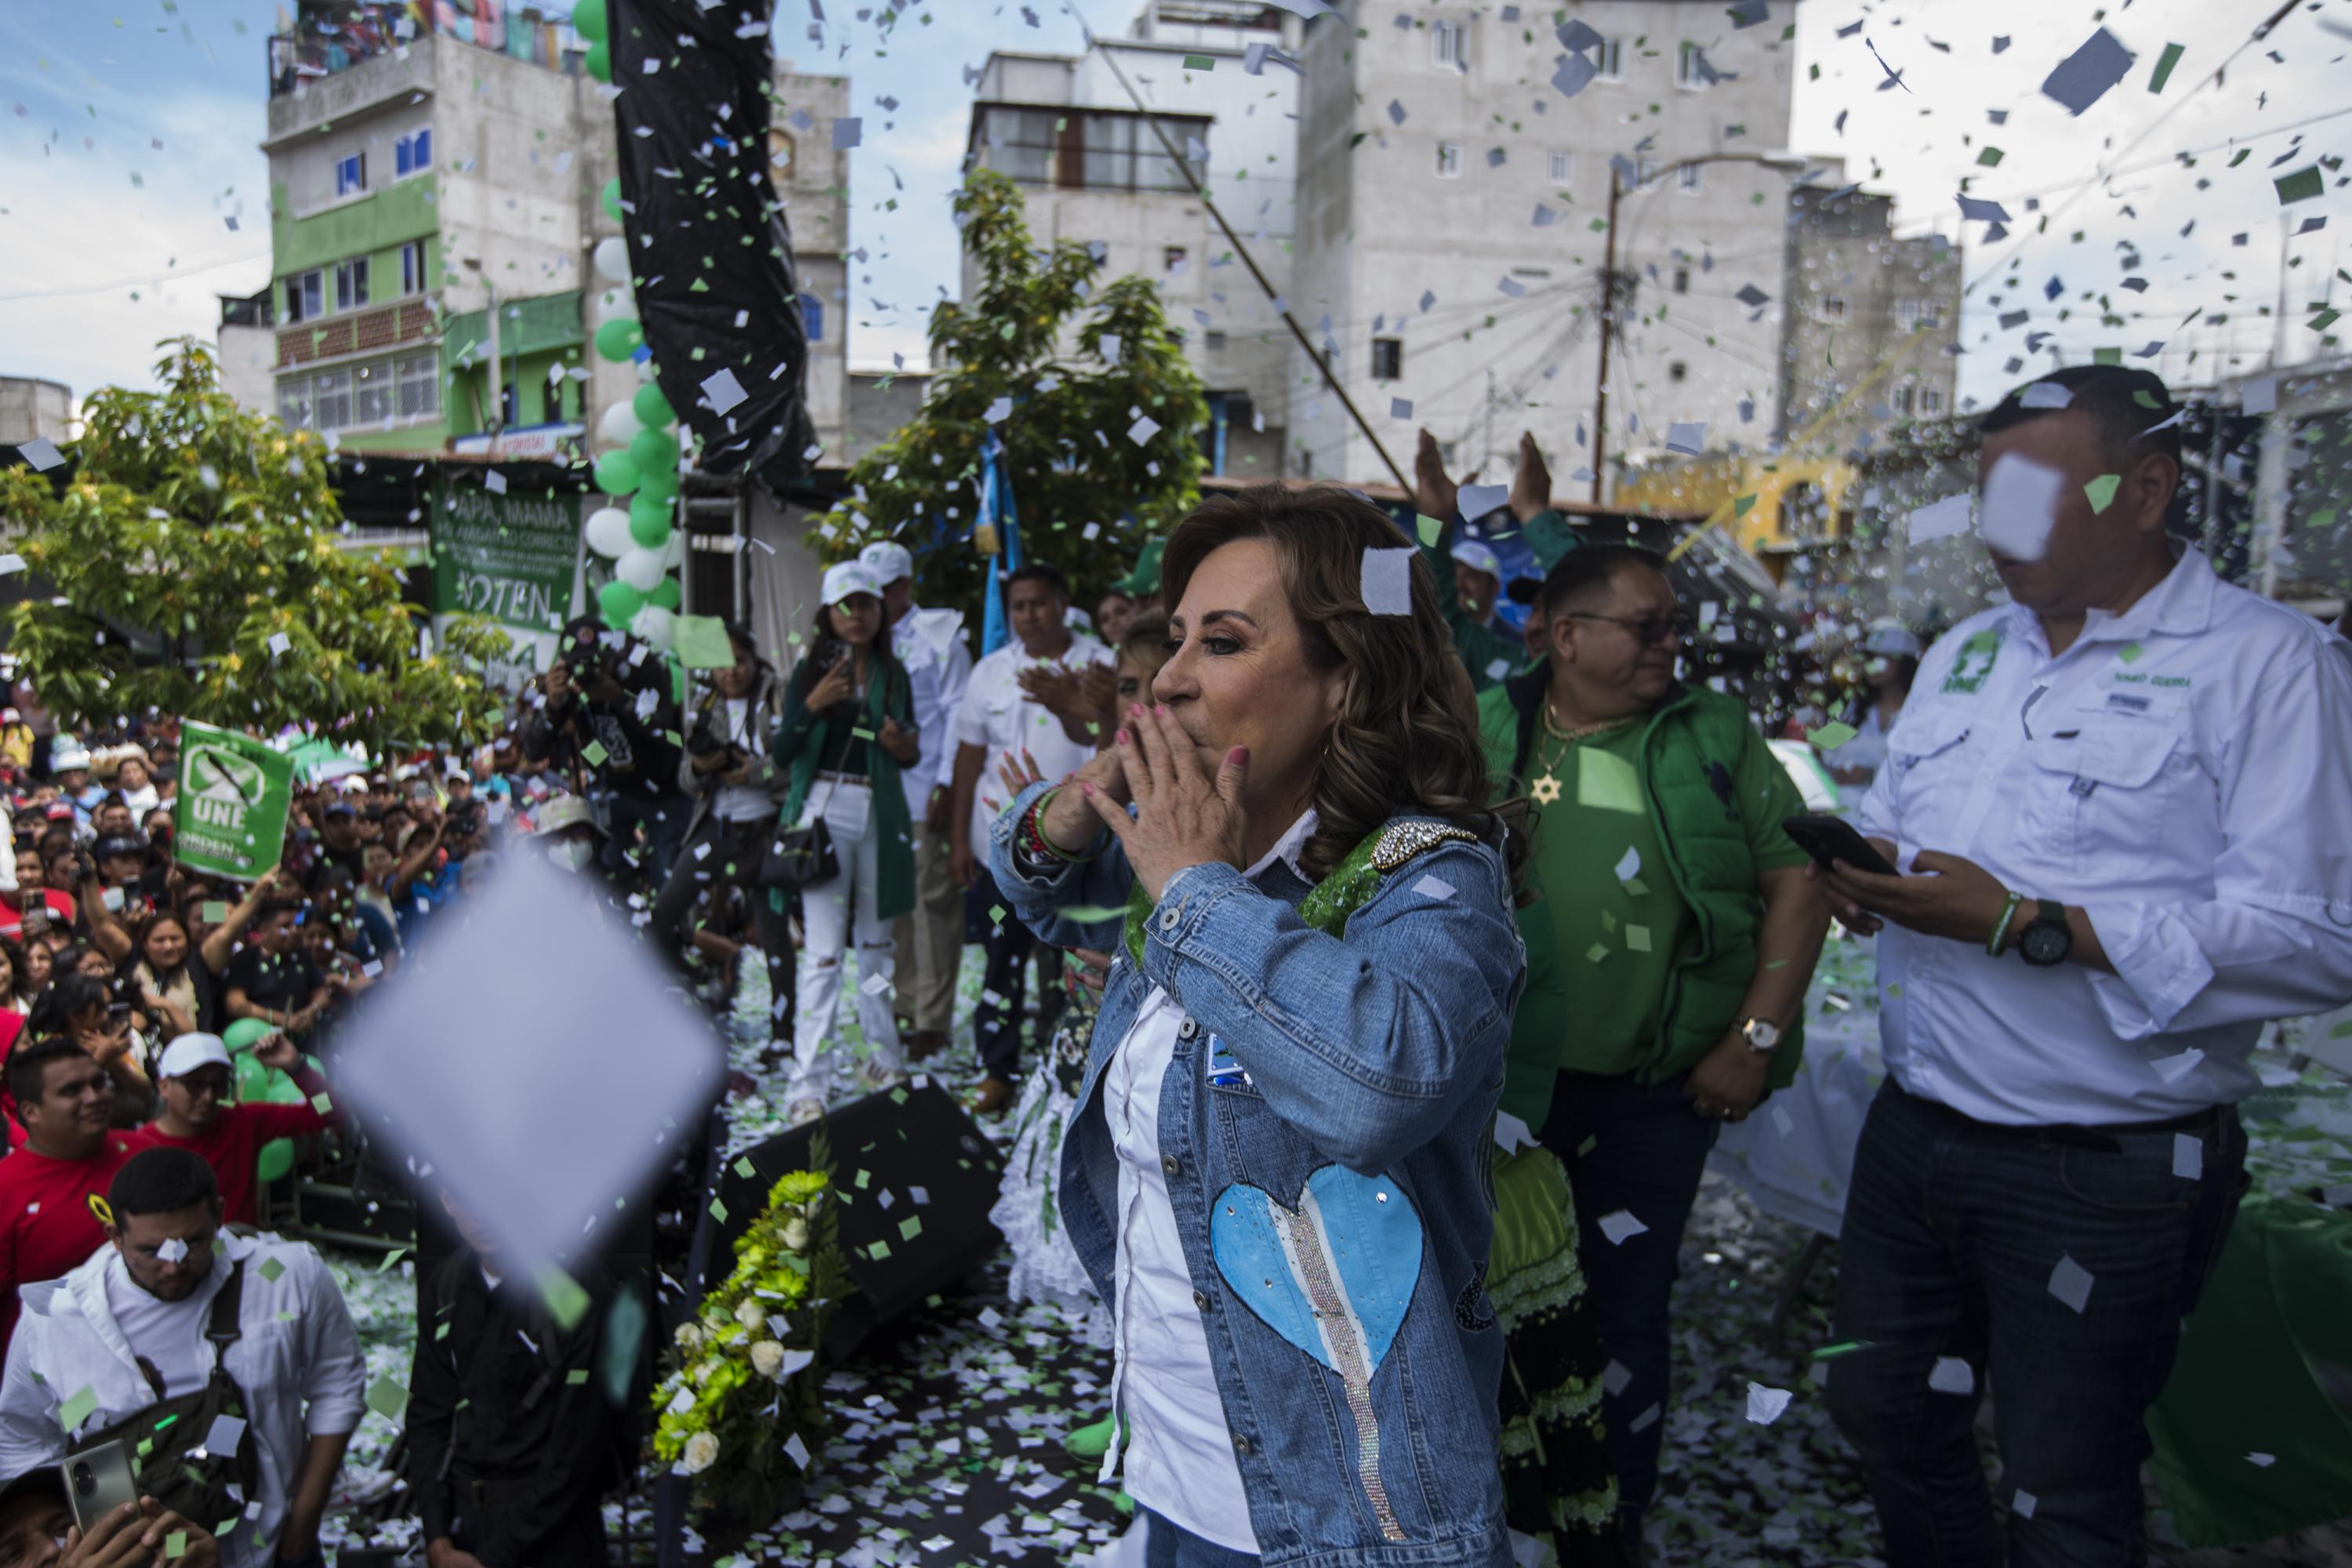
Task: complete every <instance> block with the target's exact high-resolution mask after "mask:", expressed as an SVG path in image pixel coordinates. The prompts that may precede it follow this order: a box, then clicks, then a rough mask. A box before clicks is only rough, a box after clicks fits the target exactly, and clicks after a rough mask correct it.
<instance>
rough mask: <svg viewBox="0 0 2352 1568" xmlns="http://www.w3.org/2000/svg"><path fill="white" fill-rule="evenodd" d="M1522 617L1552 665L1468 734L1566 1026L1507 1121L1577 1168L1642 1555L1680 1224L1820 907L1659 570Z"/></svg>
mask: <svg viewBox="0 0 2352 1568" xmlns="http://www.w3.org/2000/svg"><path fill="white" fill-rule="evenodd" d="M1531 609H1532V613H1533V614H1534V615H1535V616H1537V617H1539V618H1540V620H1541V622H1542V624H1543V626H1544V641H1543V647H1544V650H1545V657H1544V659H1543V662H1542V663H1540V664H1538V665H1537V666H1536V667H1535V668H1533V669H1530V670H1528V672H1527V673H1525V674H1523V675H1517V676H1514V677H1512V678H1510V679H1507V680H1506V681H1504V682H1503V683H1502V684H1501V685H1499V686H1496V687H1492V688H1490V689H1487V690H1486V692H1484V693H1482V694H1481V695H1480V697H1479V699H1478V711H1479V729H1480V731H1481V734H1482V736H1483V738H1484V740H1485V742H1486V757H1487V771H1488V773H1490V774H1492V775H1494V776H1495V777H1497V778H1508V779H1509V780H1510V784H1509V788H1510V790H1511V792H1512V793H1513V794H1523V795H1528V796H1529V797H1530V798H1531V799H1532V800H1533V801H1534V803H1535V806H1536V826H1535V855H1534V858H1533V862H1532V864H1533V867H1534V871H1535V877H1534V879H1535V882H1536V884H1537V886H1538V888H1539V889H1541V891H1542V894H1543V900H1544V902H1545V903H1546V905H1548V907H1549V917H1550V918H1549V920H1548V921H1543V922H1541V929H1544V930H1548V931H1549V933H1550V941H1551V944H1552V950H1553V957H1554V959H1555V960H1556V963H1555V964H1554V967H1555V968H1556V969H1557V971H1558V973H1559V978H1560V980H1561V983H1562V986H1563V992H1564V994H1560V995H1559V996H1558V998H1557V1000H1556V1002H1555V1003H1554V1005H1555V1006H1556V1007H1557V1008H1558V1015H1557V1016H1559V1018H1560V1019H1561V1020H1563V1022H1564V1027H1563V1028H1562V1029H1561V1031H1560V1035H1559V1040H1558V1043H1557V1047H1556V1050H1555V1052H1554V1054H1553V1058H1552V1060H1551V1062H1550V1063H1549V1065H1550V1066H1551V1067H1552V1068H1554V1071H1553V1073H1552V1075H1551V1076H1550V1077H1549V1078H1548V1079H1546V1078H1543V1077H1542V1076H1541V1068H1542V1066H1543V1065H1544V1064H1542V1063H1540V1062H1539V1061H1535V1062H1531V1063H1530V1065H1531V1066H1532V1067H1533V1068H1534V1070H1535V1072H1536V1074H1537V1077H1536V1078H1535V1079H1532V1080H1531V1079H1529V1077H1528V1071H1529V1068H1528V1067H1523V1066H1522V1059H1521V1056H1520V1053H1519V1052H1518V1051H1517V1049H1516V1048H1515V1049H1514V1052H1513V1056H1512V1067H1513V1073H1512V1076H1511V1078H1510V1079H1507V1081H1506V1083H1505V1086H1504V1094H1503V1106H1504V1109H1505V1110H1509V1111H1511V1112H1512V1113H1513V1114H1515V1115H1517V1116H1519V1117H1520V1118H1521V1119H1522V1120H1524V1121H1526V1122H1527V1124H1528V1127H1529V1128H1530V1129H1533V1130H1535V1131H1536V1134H1537V1137H1538V1141H1539V1142H1541V1143H1542V1144H1543V1145H1544V1147H1546V1148H1547V1149H1549V1150H1550V1151H1551V1152H1553V1153H1555V1154H1557V1155H1558V1156H1559V1160H1560V1162H1561V1163H1562V1164H1564V1165H1565V1166H1566V1167H1567V1170H1568V1178H1569V1186H1570V1195H1571V1201H1572V1203H1573V1205H1574V1208H1575V1214H1576V1222H1577V1230H1578V1236H1579V1240H1580V1246H1581V1250H1582V1257H1583V1264H1584V1268H1585V1272H1586V1274H1587V1277H1588V1278H1589V1279H1590V1280H1591V1296H1592V1300H1593V1304H1594V1306H1595V1308H1596V1309H1597V1313H1598V1316H1599V1318H1600V1323H1601V1348H1602V1350H1603V1352H1605V1353H1606V1354H1607V1355H1608V1356H1609V1357H1610V1358H1611V1359H1612V1360H1614V1361H1615V1362H1616V1363H1618V1364H1619V1365H1620V1366H1622V1368H1623V1369H1624V1370H1625V1372H1626V1373H1627V1374H1628V1375H1627V1376H1626V1377H1625V1378H1624V1379H1623V1380H1622V1382H1619V1383H1618V1384H1617V1387H1616V1389H1615V1390H1614V1391H1613V1392H1604V1395H1603V1399H1602V1407H1603V1410H1604V1411H1605V1413H1606V1416H1607V1421H1608V1428H1609V1444H1610V1449H1611V1451H1612V1454H1613V1456H1614V1457H1615V1459H1616V1464H1617V1475H1618V1487H1619V1502H1618V1524H1619V1527H1620V1530H1621V1531H1622V1535H1623V1538H1624V1539H1625V1540H1627V1541H1629V1542H1638V1541H1639V1540H1640V1539H1641V1536H1642V1514H1643V1510H1644V1508H1645V1507H1646V1505H1647V1504H1648V1502H1649V1500H1650V1495H1651V1493H1652V1492H1653V1491H1654V1489H1655V1488H1656V1484H1657V1476H1658V1458H1659V1452H1660V1447H1661V1444H1662V1441H1663V1439H1664V1434H1665V1429H1666V1427H1667V1426H1668V1425H1669V1422H1668V1420H1667V1413H1668V1393H1669V1391H1668V1377H1669V1373H1670V1371H1671V1362H1670V1354H1669V1352H1670V1344H1671V1340H1670V1334H1671V1330H1672V1323H1671V1321H1670V1318H1669V1315H1668V1300H1669V1296H1670V1294H1671V1292H1672V1289H1673V1287H1674V1282H1675V1272H1676V1266H1675V1254H1676V1252H1677V1250H1678V1249H1679V1247H1680V1246H1681V1243H1682V1233H1683V1226H1684V1224H1685V1222H1686V1221H1687V1220H1688V1219H1689V1217H1690V1212H1691V1207H1692V1205H1693V1204H1694V1203H1695V1202H1696V1199H1697V1197H1698V1185H1699V1178H1700V1176H1701V1175H1702V1174H1703V1173H1705V1171H1706V1157H1707V1152H1708V1151H1709V1150H1710V1149H1712V1148H1713V1147H1714V1145H1715V1141H1716V1136H1717V1132H1718V1131H1720V1130H1721V1128H1722V1126H1723V1124H1724V1123H1726V1122H1729V1121H1740V1120H1743V1119H1744V1118H1745V1117H1747V1115H1748V1113H1749V1112H1750V1111H1751V1110H1754V1109H1755V1108H1756V1105H1757V1103H1758V1101H1759V1100H1760V1099H1761V1098H1762V1097H1763V1096H1764V1094H1765V1093H1766V1092H1767V1091H1768V1090H1769V1089H1776V1088H1780V1087H1782V1086H1784V1085H1786V1084H1787V1083H1788V1082H1789V1081H1790V1079H1792V1078H1793V1077H1794V1076H1795V1074H1796V1070H1797V1060H1798V1055H1799V1053H1800V1052H1801V1050H1802V1049H1803V1044H1804V1041H1803V1034H1802V1028H1801V1015H1802V1012H1803V1003H1804V995H1805V986H1806V984H1807V982H1808V981H1809V980H1810V979H1811V976H1812V972H1813V963H1814V961H1815V960H1816V959H1818V958H1819V957H1820V955H1821V947H1822V938H1823V937H1824V936H1825V935H1827V934H1828V931H1829V913H1828V911H1827V910H1825V909H1824V908H1823V907H1822V901H1821V900H1820V898H1819V897H1818V896H1817V894H1816V893H1815V890H1814V889H1813V888H1812V887H1811V885H1810V884H1809V883H1808V882H1807V881H1806V880H1805V875H1804V859H1805V856H1804V852H1803V851H1802V850H1801V849H1799V848H1798V847H1797V846H1796V845H1794V844H1792V843H1791V842H1790V840H1789V836H1788V834H1787V833H1786V832H1785V831H1784V830H1783V829H1782V827H1781V822H1782V819H1783V818H1785V817H1790V816H1796V815H1797V814H1798V813H1799V812H1801V811H1802V810H1803V805H1802V803H1801V799H1800V797H1799V796H1798V795H1797V791H1796V786H1795V785H1794V784H1791V783H1790V779H1789V775H1788V773H1787V772H1786V771H1785V770H1783V769H1782V768H1781V766H1780V762H1779V760H1778V759H1777V758H1776V757H1774V756H1773V754H1772V751H1771V748H1770V747H1769V745H1768V744H1767V743H1766V742H1765V740H1764V738H1763V736H1761V735H1760V734H1759V733H1758V732H1757V731H1756V729H1755V726H1754V725H1753V724H1752V723H1751V722H1750V721H1749V720H1748V711H1747V710H1746V709H1745V708H1744V707H1743V706H1741V704H1740V703H1738V701H1736V700H1733V699H1731V698H1729V697H1726V696H1722V695H1720V694H1718V693H1717V692H1713V691H1710V690H1707V689H1705V688H1704V687H1691V686H1685V685H1684V684H1683V683H1682V682H1681V681H1680V680H1679V679H1677V678H1676V659H1677V655H1678V653H1679V651H1680V649H1681V646H1682V638H1683V635H1684V625H1685V621H1684V616H1683V610H1682V606H1681V605H1679V604H1678V603H1677V602H1676V599H1675V589H1674V584H1672V582H1671V581H1669V579H1668V578H1667V575H1666V573H1665V568H1664V562H1663V561H1661V560H1660V559H1659V558H1658V557H1657V556H1656V555H1654V554H1652V553H1651V552H1648V551H1646V550H1641V549H1637V548H1635V547H1633V546H1631V545H1623V544H1584V545H1580V546H1578V547H1576V548H1574V549H1571V550H1570V551H1569V552H1567V553H1566V554H1565V555H1562V556H1561V557H1560V558H1559V560H1558V562H1557V563H1555V564H1554V565H1553V566H1552V568H1551V570H1550V571H1549V573H1547V574H1546V575H1545V577H1544V580H1543V584H1542V586H1541V588H1540V590H1538V593H1537V595H1536V596H1535V602H1534V603H1533V605H1531ZM1529 967H1530V972H1531V973H1534V971H1535V965H1534V963H1532V961H1531V962H1530V966H1529ZM1627 1216H1630V1217H1631V1219H1632V1220H1634V1221H1638V1222H1639V1225H1638V1226H1631V1227H1629V1226H1628V1225H1627Z"/></svg>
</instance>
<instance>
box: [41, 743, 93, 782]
mask: <svg viewBox="0 0 2352 1568" xmlns="http://www.w3.org/2000/svg"><path fill="white" fill-rule="evenodd" d="M87 767H89V752H88V751H87V750H85V749H84V748H83V746H82V743H81V742H79V741H77V740H75V739H74V738H73V737H72V736H70V735H68V736H67V737H66V738H65V739H64V740H62V741H59V742H57V744H55V745H53V746H51V747H50V748H49V771H50V772H52V773H71V772H72V771H73V770H74V769H76V768H87Z"/></svg>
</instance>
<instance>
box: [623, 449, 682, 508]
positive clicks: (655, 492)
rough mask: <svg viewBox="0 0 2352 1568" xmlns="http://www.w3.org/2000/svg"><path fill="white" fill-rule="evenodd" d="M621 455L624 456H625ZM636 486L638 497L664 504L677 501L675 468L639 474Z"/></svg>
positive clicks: (657, 469)
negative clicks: (646, 497) (644, 496)
mask: <svg viewBox="0 0 2352 1568" xmlns="http://www.w3.org/2000/svg"><path fill="white" fill-rule="evenodd" d="M623 455H624V456H625V454H623ZM637 484H638V490H637V493H638V494H640V495H648V496H653V497H655V498H656V499H657V500H661V501H663V502H664V503H667V502H669V501H674V500H677V469H676V468H656V469H654V470H653V471H652V472H651V473H640V474H639V475H638V479H637Z"/></svg>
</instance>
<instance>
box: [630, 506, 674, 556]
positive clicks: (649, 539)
mask: <svg viewBox="0 0 2352 1568" xmlns="http://www.w3.org/2000/svg"><path fill="white" fill-rule="evenodd" d="M669 518H670V509H669V503H668V502H667V501H665V500H662V499H661V498H660V497H658V496H649V495H644V494H640V495H639V496H638V497H637V498H636V499H635V500H632V501H631V502H629V537H630V538H631V539H634V540H635V541H636V542H637V543H638V544H639V545H641V546H642V547H644V548H645V549H647V550H659V549H660V548H661V547H662V546H663V545H665V544H667V543H668V542H669Z"/></svg>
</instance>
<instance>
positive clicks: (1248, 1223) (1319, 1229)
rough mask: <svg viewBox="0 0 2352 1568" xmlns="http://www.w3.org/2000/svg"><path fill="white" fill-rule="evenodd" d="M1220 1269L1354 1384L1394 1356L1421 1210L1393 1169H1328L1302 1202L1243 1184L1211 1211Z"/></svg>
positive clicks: (1261, 1312) (1414, 1272)
mask: <svg viewBox="0 0 2352 1568" xmlns="http://www.w3.org/2000/svg"><path fill="white" fill-rule="evenodd" d="M1209 1250H1210V1254H1211V1255H1212V1256H1213V1258H1215V1259H1216V1263H1217V1272H1218V1273H1220V1274H1222V1275H1223V1276H1224V1279H1225V1284H1226V1285H1227V1286H1228V1287H1229V1288H1230V1289H1232V1290H1233V1292H1234V1296H1235V1297H1237V1298H1238V1299H1239V1300H1241V1301H1242V1303H1243V1304H1244V1306H1246V1307H1248V1308H1249V1310H1251V1311H1253V1312H1255V1313H1256V1314H1257V1316H1258V1317H1259V1318H1260V1319H1261V1320H1263V1321H1265V1324H1266V1326H1267V1327H1269V1328H1271V1329H1273V1330H1274V1331H1275V1332H1276V1333H1278V1334H1280V1335H1281V1336H1282V1337H1283V1338H1284V1339H1286V1340H1288V1341H1289V1342H1291V1343H1292V1344H1294V1345H1296V1346H1297V1347H1298V1348H1299V1349H1300V1350H1302V1351H1305V1352H1307V1354H1308V1355H1310V1356H1313V1357H1314V1358H1315V1359H1316V1360H1317V1361H1318V1362H1320V1363H1323V1364H1324V1365H1325V1366H1326V1367H1328V1368H1329V1369H1330V1370H1331V1371H1332V1372H1334V1373H1339V1376H1340V1377H1341V1378H1343V1379H1345V1380H1347V1381H1348V1382H1349V1383H1351V1384H1353V1383H1357V1382H1359V1381H1360V1382H1361V1383H1362V1384H1370V1381H1371V1375H1372V1373H1374V1372H1376V1371H1378V1370H1379V1368H1380V1364H1381V1362H1382V1361H1383V1360H1384V1359H1386V1357H1387V1355H1388V1353H1389V1346H1390V1345H1391V1343H1393V1342H1395V1340H1396V1335H1397V1330H1398V1329H1399V1328H1400V1327H1402V1325H1403V1323H1404V1315H1405V1311H1406V1310H1407V1309H1408V1308H1409V1307H1411V1306H1412V1292H1413V1287H1414V1285H1415V1284H1416V1283H1417V1282H1418V1281H1419V1280H1420V1279H1421V1255H1422V1229H1421V1215H1419V1214H1417V1213H1416V1212H1414V1209H1413V1206H1412V1201H1411V1200H1410V1199H1408V1198H1407V1197H1406V1196H1405V1195H1404V1192H1403V1189H1402V1188H1401V1187H1399V1186H1398V1185H1397V1184H1396V1183H1395V1182H1393V1181H1391V1179H1390V1178H1389V1177H1388V1176H1386V1175H1379V1176H1364V1175H1359V1174H1357V1173H1355V1172H1353V1171H1350V1170H1349V1169H1348V1168H1347V1167H1346V1166H1344V1165H1325V1166H1323V1167H1322V1168H1321V1169H1320V1170H1318V1171H1317V1172H1316V1173H1314V1174H1313V1175H1311V1176H1308V1177H1307V1184H1306V1185H1305V1186H1304V1187H1302V1188H1301V1189H1300V1190H1299V1194H1298V1198H1297V1207H1295V1208H1294V1207H1290V1206H1287V1205H1283V1204H1281V1203H1277V1202H1276V1200H1275V1199H1274V1198H1273V1196H1272V1195H1270V1194H1267V1193H1266V1192H1265V1190H1264V1189H1263V1188H1259V1187H1255V1186H1251V1185H1249V1184H1246V1183H1242V1182H1236V1183H1234V1184H1233V1185H1232V1186H1229V1187H1227V1188H1226V1189H1225V1190H1224V1191H1223V1192H1222V1193H1219V1194H1217V1199H1216V1202H1215V1203H1214V1204H1213V1205H1212V1206H1211V1208H1210V1211H1209Z"/></svg>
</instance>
